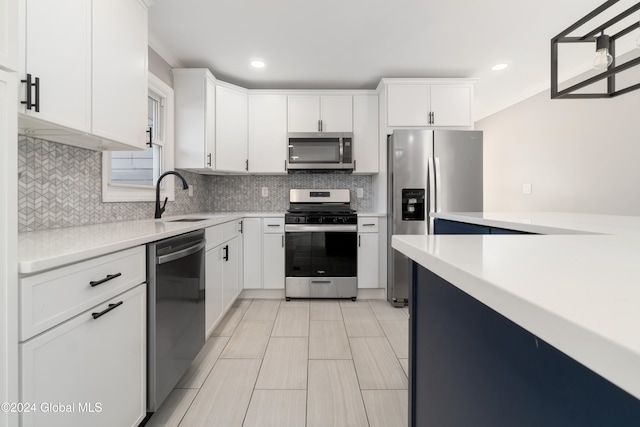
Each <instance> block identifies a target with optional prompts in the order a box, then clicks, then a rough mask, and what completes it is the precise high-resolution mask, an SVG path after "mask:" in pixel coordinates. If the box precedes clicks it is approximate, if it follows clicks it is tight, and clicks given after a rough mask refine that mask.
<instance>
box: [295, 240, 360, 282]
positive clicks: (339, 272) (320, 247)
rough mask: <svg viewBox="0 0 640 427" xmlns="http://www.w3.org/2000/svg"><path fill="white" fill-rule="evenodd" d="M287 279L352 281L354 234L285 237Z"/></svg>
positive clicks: (354, 274) (355, 264)
mask: <svg viewBox="0 0 640 427" xmlns="http://www.w3.org/2000/svg"><path fill="white" fill-rule="evenodd" d="M285 247H286V262H285V264H286V272H285V273H286V274H285V275H286V276H287V277H356V275H357V259H358V255H357V251H358V245H357V233H356V232H333V231H322V232H320V231H317V232H316V231H312V232H306V231H303V232H293V233H286V245H285Z"/></svg>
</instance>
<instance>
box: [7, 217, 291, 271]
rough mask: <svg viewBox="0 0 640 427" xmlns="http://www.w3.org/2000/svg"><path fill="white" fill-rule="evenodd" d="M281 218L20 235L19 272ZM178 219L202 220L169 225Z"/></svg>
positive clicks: (165, 221)
mask: <svg viewBox="0 0 640 427" xmlns="http://www.w3.org/2000/svg"><path fill="white" fill-rule="evenodd" d="M282 216H284V213H280V212H267V213H256V212H250V213H243V212H232V213H218V214H211V213H202V214H189V215H180V216H174V217H163V218H161V219H157V220H156V219H146V220H135V221H120V222H111V223H106V224H95V225H86V226H80V227H68V228H58V229H52V230H43V231H33V232H29V233H20V234H19V235H18V272H19V273H20V274H31V273H36V272H39V271H44V270H48V269H51V268H56V267H60V266H62V265H66V264H71V263H74V262H78V261H82V260H84V259H89V258H93V257H96V256H100V255H104V254H107V253H110V252H115V251H119V250H122V249H127V248H131V247H133V246H138V245H144V244H147V243H149V242H154V241H156V240H160V239H166V238H168V237H172V236H176V235H178V234H182V233H187V232H189V231H194V230H200V229H202V228H206V227H211V226H214V225H218V224H222V223H224V222H228V221H233V220H235V219H240V218H247V217H282ZM181 218H205V219H204V220H203V221H197V222H171V221H172V220H176V219H181Z"/></svg>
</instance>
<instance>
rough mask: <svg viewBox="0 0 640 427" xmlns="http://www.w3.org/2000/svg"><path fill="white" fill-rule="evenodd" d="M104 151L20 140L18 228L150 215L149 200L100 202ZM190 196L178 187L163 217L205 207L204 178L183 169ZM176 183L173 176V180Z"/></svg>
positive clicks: (29, 228)
mask: <svg viewBox="0 0 640 427" xmlns="http://www.w3.org/2000/svg"><path fill="white" fill-rule="evenodd" d="M101 167H102V153H100V152H97V151H91V150H85V149H82V148H77V147H72V146H69V145H64V144H58V143H55V142H49V141H44V140H40V139H35V138H28V137H25V136H22V135H20V136H19V140H18V231H19V232H21V233H22V232H26V231H36V230H46V229H50V228H62V227H72V226H78V225H88V224H100V223H105V222H114V221H124V220H132V219H143V218H153V214H154V209H155V205H154V203H153V202H133V203H132V202H127V203H103V202H102V170H101ZM184 177H185V179H186V180H187V182H189V183H195V184H196V185H195V190H194V196H193V197H189V196H188V192H186V191H182V189H181V187H179V186H178V187H177V189H176V191H175V195H176V201H175V202H168V203H167V210H166V211H165V215H180V214H187V213H195V212H206V211H208V210H209V205H210V199H209V192H208V190H207V187H208V183H207V180H206V177H203V176H201V175H197V174H193V173H189V172H185V173H184ZM176 181H177V180H176Z"/></svg>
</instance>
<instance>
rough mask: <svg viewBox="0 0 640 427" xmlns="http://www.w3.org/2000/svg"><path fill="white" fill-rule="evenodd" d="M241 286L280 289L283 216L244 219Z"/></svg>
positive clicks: (282, 266)
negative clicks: (242, 278) (242, 277)
mask: <svg viewBox="0 0 640 427" xmlns="http://www.w3.org/2000/svg"><path fill="white" fill-rule="evenodd" d="M244 224H245V227H244V235H243V247H244V249H243V250H244V283H243V288H244V289H284V254H285V252H284V218H283V217H273V218H247V219H245V220H244Z"/></svg>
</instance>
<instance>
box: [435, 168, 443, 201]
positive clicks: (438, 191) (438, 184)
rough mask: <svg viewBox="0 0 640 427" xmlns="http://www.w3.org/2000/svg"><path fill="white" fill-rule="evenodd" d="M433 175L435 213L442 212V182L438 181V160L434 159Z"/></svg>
mask: <svg viewBox="0 0 640 427" xmlns="http://www.w3.org/2000/svg"><path fill="white" fill-rule="evenodd" d="M435 173H436V212H442V198H441V197H440V194H442V180H441V179H440V159H439V158H438V157H435Z"/></svg>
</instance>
